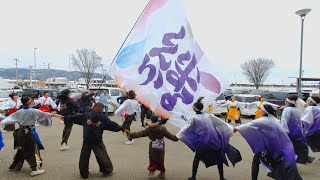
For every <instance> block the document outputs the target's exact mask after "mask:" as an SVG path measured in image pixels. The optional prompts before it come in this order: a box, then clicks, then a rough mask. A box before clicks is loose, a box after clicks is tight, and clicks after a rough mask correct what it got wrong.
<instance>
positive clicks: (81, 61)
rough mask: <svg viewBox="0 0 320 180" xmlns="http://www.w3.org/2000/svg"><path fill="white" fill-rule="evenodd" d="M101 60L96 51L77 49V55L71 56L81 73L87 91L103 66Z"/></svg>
mask: <svg viewBox="0 0 320 180" xmlns="http://www.w3.org/2000/svg"><path fill="white" fill-rule="evenodd" d="M101 59H102V58H101V57H100V56H99V55H98V54H97V53H96V52H95V51H94V50H88V49H77V51H76V53H75V54H73V55H72V56H71V60H72V64H73V65H74V66H75V67H76V69H78V70H79V71H80V72H81V74H82V76H83V78H84V79H85V82H86V86H87V89H89V84H90V81H91V79H92V78H93V75H94V72H95V70H96V69H97V67H99V66H100V64H101Z"/></svg>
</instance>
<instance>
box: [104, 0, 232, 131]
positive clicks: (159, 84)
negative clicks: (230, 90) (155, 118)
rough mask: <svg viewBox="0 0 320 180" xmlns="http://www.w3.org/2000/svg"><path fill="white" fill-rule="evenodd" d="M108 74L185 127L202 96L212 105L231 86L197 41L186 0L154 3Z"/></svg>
mask: <svg viewBox="0 0 320 180" xmlns="http://www.w3.org/2000/svg"><path fill="white" fill-rule="evenodd" d="M108 75H110V76H111V77H113V78H114V80H115V81H116V83H117V84H118V85H119V86H120V87H121V88H123V89H125V90H134V91H135V92H136V94H137V99H138V101H140V102H141V103H143V104H145V105H146V106H149V107H150V108H151V109H152V110H153V111H154V112H156V113H157V114H158V115H161V116H163V117H166V118H169V119H170V122H171V123H173V124H175V125H177V126H179V127H182V126H184V125H185V124H186V120H187V119H189V118H190V117H191V116H192V115H193V110H192V105H193V103H194V102H196V100H197V99H198V98H199V97H200V96H204V97H205V99H206V105H209V104H210V103H211V102H212V101H213V100H214V98H215V97H217V96H218V95H219V94H221V93H222V92H223V91H224V89H225V88H226V85H227V82H225V81H224V80H222V78H221V77H220V76H219V75H218V74H217V73H215V66H214V65H213V64H212V63H211V62H210V61H209V60H208V59H207V58H206V56H205V55H204V53H203V51H202V50H201V48H200V46H199V45H198V43H197V42H196V41H195V39H194V37H193V34H192V32H191V27H190V24H189V22H188V20H187V18H186V15H185V12H184V9H183V4H182V1H181V0H152V1H150V2H149V4H148V5H147V7H146V9H145V11H144V13H143V14H142V16H141V18H140V19H139V20H138V21H137V24H136V25H135V26H134V28H133V30H132V32H131V33H130V34H129V36H128V38H127V40H126V41H125V42H124V45H123V47H122V48H121V49H120V51H119V54H118V55H117V57H116V58H115V61H114V63H113V64H112V65H111V67H110V70H109V71H108Z"/></svg>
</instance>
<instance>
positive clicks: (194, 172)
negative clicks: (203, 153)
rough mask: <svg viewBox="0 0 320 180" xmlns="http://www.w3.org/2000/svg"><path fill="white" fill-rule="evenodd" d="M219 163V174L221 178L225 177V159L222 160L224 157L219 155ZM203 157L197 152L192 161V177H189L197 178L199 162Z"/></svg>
mask: <svg viewBox="0 0 320 180" xmlns="http://www.w3.org/2000/svg"><path fill="white" fill-rule="evenodd" d="M219 159H220V160H219V161H220V162H219V163H218V164H217V166H218V171H219V175H220V179H221V180H222V179H224V175H223V161H222V157H221V156H219ZM200 160H201V158H200V154H199V153H197V152H196V154H195V156H194V159H193V163H192V177H191V178H189V179H196V176H197V172H198V167H199V162H200Z"/></svg>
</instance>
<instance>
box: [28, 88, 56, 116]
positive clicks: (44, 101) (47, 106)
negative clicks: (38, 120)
mask: <svg viewBox="0 0 320 180" xmlns="http://www.w3.org/2000/svg"><path fill="white" fill-rule="evenodd" d="M34 103H35V106H37V105H40V107H39V110H40V111H42V112H48V113H49V112H51V108H52V109H56V108H57V105H56V103H55V102H54V101H53V100H52V99H51V98H50V97H49V92H48V91H44V92H43V96H42V97H40V98H39V99H38V100H36V101H35V102H34Z"/></svg>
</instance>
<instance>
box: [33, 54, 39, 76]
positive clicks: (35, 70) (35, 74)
mask: <svg viewBox="0 0 320 180" xmlns="http://www.w3.org/2000/svg"><path fill="white" fill-rule="evenodd" d="M37 49H38V48H33V58H34V80H36V79H37V56H36V50H37Z"/></svg>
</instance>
